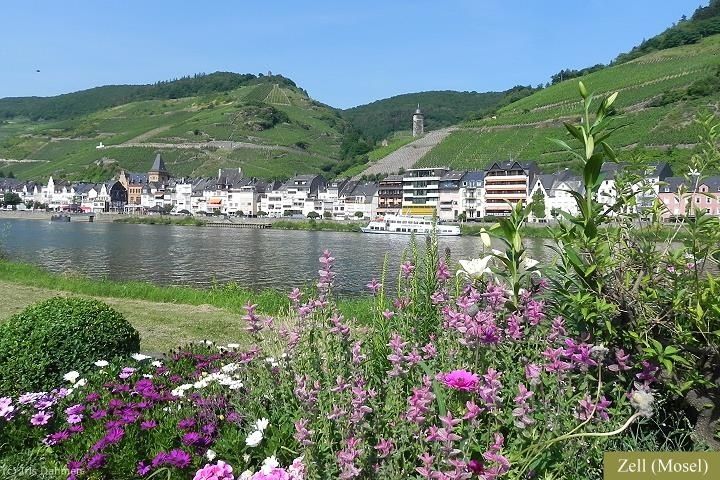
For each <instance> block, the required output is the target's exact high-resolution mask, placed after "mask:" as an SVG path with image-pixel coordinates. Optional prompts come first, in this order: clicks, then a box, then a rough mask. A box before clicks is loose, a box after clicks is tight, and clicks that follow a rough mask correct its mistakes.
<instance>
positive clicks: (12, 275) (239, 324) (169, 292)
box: [0, 260, 373, 350]
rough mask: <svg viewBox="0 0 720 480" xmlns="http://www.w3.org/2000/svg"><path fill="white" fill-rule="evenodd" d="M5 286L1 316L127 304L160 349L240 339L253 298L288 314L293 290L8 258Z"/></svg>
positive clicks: (355, 300) (367, 309)
mask: <svg viewBox="0 0 720 480" xmlns="http://www.w3.org/2000/svg"><path fill="white" fill-rule="evenodd" d="M0 291H2V292H3V294H2V299H3V300H2V302H1V303H2V304H3V305H2V308H0V321H3V320H5V318H7V317H8V316H10V315H12V314H13V313H16V312H17V311H20V310H22V309H23V308H24V307H25V306H27V305H28V304H30V303H33V302H35V301H39V300H42V299H44V298H49V297H51V296H54V295H79V296H84V297H93V298H98V299H100V300H103V301H106V303H111V304H114V305H123V304H127V312H129V313H131V314H132V315H131V316H129V317H128V319H129V320H131V323H133V325H135V327H136V328H138V330H139V331H141V333H142V332H143V331H145V333H146V336H145V337H143V342H144V343H143V348H148V349H154V348H158V347H159V346H162V348H160V350H162V349H163V348H165V347H167V348H173V347H175V346H177V345H178V344H177V342H178V341H180V340H182V339H186V338H192V339H198V340H200V339H209V340H215V339H218V340H222V339H225V341H227V338H235V337H236V336H235V335H234V334H235V332H236V331H238V332H239V331H242V329H243V328H244V327H245V324H244V321H243V320H242V318H241V317H242V315H243V314H244V313H245V309H244V306H245V305H246V304H247V303H248V302H250V303H253V304H257V305H258V311H259V312H261V313H263V314H266V315H272V316H278V317H282V316H285V315H286V314H287V313H288V310H289V308H290V300H289V299H288V297H287V294H288V293H289V292H281V291H279V290H272V289H269V290H263V291H260V292H253V291H250V290H248V289H244V288H241V287H239V286H238V285H236V284H232V283H230V284H218V285H215V286H213V287H211V288H207V289H202V288H190V287H175V286H158V285H154V284H151V283H146V282H133V281H125V282H121V281H111V280H94V279H91V278H87V277H83V276H80V275H67V274H55V273H50V272H47V271H45V270H43V269H41V268H38V267H35V266H33V265H28V264H25V263H15V262H9V261H4V260H0ZM137 302H140V303H137ZM372 305H373V302H372V299H371V298H370V297H369V296H358V297H350V298H343V299H342V300H340V301H339V305H338V306H339V309H340V311H341V312H342V313H343V315H345V316H347V317H348V318H351V317H355V318H358V319H360V320H365V319H369V318H370V316H371V312H372ZM183 312H185V313H183ZM225 332H227V334H226V333H225ZM203 335H205V336H203ZM173 338H175V340H173ZM178 339H179V340H178ZM145 343H147V346H146V345H145ZM171 343H172V344H171ZM161 344H162V345H161ZM165 344H167V345H165ZM167 348H165V349H167Z"/></svg>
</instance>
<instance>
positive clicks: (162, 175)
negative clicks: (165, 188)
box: [148, 153, 171, 184]
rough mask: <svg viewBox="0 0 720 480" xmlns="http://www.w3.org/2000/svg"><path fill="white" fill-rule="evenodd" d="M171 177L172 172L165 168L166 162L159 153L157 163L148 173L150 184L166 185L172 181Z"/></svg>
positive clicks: (156, 158) (154, 163)
mask: <svg viewBox="0 0 720 480" xmlns="http://www.w3.org/2000/svg"><path fill="white" fill-rule="evenodd" d="M170 176H171V175H170V172H168V171H167V168H166V167H165V161H164V160H163V158H162V155H161V154H160V153H158V154H157V155H155V161H154V162H153V164H152V167H150V171H149V172H148V182H151V183H152V182H156V183H160V184H166V183H167V182H169V181H170Z"/></svg>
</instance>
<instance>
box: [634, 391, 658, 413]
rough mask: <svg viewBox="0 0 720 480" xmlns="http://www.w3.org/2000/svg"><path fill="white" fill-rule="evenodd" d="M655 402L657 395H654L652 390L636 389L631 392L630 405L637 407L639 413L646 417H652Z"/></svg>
mask: <svg viewBox="0 0 720 480" xmlns="http://www.w3.org/2000/svg"><path fill="white" fill-rule="evenodd" d="M654 402H655V397H653V394H652V392H648V391H645V390H635V391H634V392H632V393H631V394H630V405H632V406H633V407H635V409H636V410H637V411H638V413H639V414H640V415H642V416H644V417H648V418H650V417H652V413H653V403H654Z"/></svg>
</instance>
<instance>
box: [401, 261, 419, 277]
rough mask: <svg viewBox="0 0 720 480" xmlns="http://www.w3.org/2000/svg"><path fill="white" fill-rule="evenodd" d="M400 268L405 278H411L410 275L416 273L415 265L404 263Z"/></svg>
mask: <svg viewBox="0 0 720 480" xmlns="http://www.w3.org/2000/svg"><path fill="white" fill-rule="evenodd" d="M400 268H401V269H402V276H403V277H405V278H410V275H412V273H413V272H414V271H415V265H413V264H412V263H410V262H405V263H403V264H402V265H400Z"/></svg>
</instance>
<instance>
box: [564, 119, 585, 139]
mask: <svg viewBox="0 0 720 480" xmlns="http://www.w3.org/2000/svg"><path fill="white" fill-rule="evenodd" d="M563 125H565V128H566V129H567V131H568V132H570V135H572V136H573V137H575V138H577V139H578V140H579V141H581V142H582V141H583V134H582V132H581V131H580V129H579V128H578V127H576V126H575V125H572V124H569V123H563Z"/></svg>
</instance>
